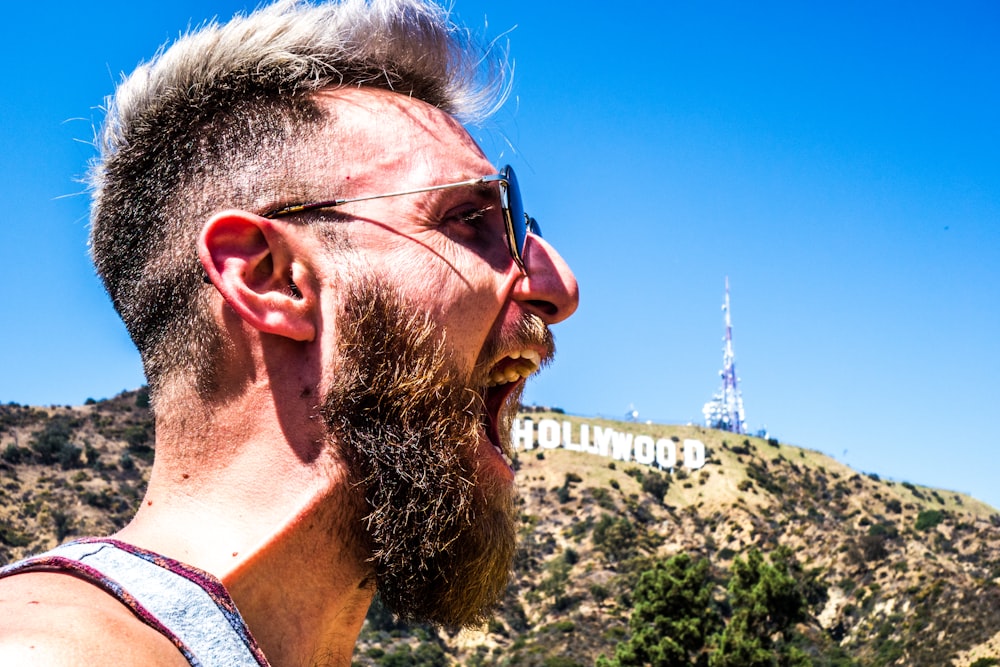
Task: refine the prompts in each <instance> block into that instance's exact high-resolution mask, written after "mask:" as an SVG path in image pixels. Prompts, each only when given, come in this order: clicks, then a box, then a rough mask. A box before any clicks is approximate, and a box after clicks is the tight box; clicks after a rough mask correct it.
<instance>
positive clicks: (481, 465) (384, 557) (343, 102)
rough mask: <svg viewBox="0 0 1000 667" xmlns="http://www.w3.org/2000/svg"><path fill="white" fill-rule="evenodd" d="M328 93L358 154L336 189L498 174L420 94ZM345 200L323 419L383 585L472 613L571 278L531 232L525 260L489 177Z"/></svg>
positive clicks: (502, 532) (406, 186)
mask: <svg viewBox="0 0 1000 667" xmlns="http://www.w3.org/2000/svg"><path fill="white" fill-rule="evenodd" d="M327 96H328V98H329V99H328V100H327V101H329V102H330V103H331V104H333V105H335V107H334V109H335V111H334V113H335V114H336V118H337V121H338V123H339V124H340V125H341V127H350V128H352V131H351V133H350V135H349V136H348V137H347V139H346V143H344V141H343V140H341V145H340V146H338V151H337V152H338V153H339V154H340V155H346V156H348V157H347V159H340V160H337V161H332V160H331V161H330V162H329V166H328V167H327V168H325V169H323V170H322V171H323V173H322V174H321V179H322V181H323V183H324V187H327V188H329V196H330V197H333V196H336V197H352V196H364V195H370V194H378V193H387V192H397V191H404V190H410V189H415V188H421V187H426V186H429V185H437V184H443V183H452V182H456V181H462V180H466V179H472V178H476V177H480V176H484V175H486V174H492V173H495V172H496V169H495V168H494V167H493V166H492V165H491V164H490V163H489V162H488V161H487V160H486V159H485V158H484V157H483V155H482V153H481V152H480V150H479V148H478V147H477V146H476V145H475V143H474V142H473V141H472V139H471V138H470V137H469V136H468V134H467V133H466V132H465V131H464V130H463V129H462V128H461V126H460V125H458V124H457V123H456V122H455V121H454V120H452V119H451V118H450V117H448V116H447V115H446V114H444V113H442V112H440V111H438V110H436V109H433V108H431V107H428V106H427V105H425V104H423V103H420V102H417V101H414V100H412V99H409V98H406V97H403V96H400V95H395V94H392V93H384V92H374V91H370V90H341V91H336V92H333V93H326V94H324V97H327ZM322 99H323V98H321V101H322ZM337 212H338V214H340V215H344V216H345V217H344V222H343V223H338V227H344V228H345V230H344V233H345V235H346V238H347V245H348V247H349V248H348V249H347V250H346V251H345V250H340V251H338V257H337V259H336V260H335V261H337V262H338V266H337V269H336V271H335V272H331V274H330V277H329V280H330V283H331V287H333V289H331V290H328V291H327V293H328V294H330V295H335V296H330V297H328V299H329V301H328V302H327V303H325V304H324V310H325V312H327V313H338V318H339V321H338V323H337V324H336V326H334V327H327V328H325V329H324V334H323V336H324V351H325V352H324V354H325V357H326V360H327V361H326V363H325V367H326V368H327V369H328V377H326V378H325V380H326V384H327V391H326V405H325V416H326V419H327V423H328V426H329V427H330V429H331V432H332V434H333V435H334V438H335V439H336V440H337V441H338V445H339V447H340V448H341V450H342V451H343V453H344V456H345V459H346V460H347V461H348V462H349V463H350V464H351V465H352V473H353V475H354V476H355V478H356V481H359V482H361V483H362V485H363V486H364V487H365V489H366V494H367V502H368V515H367V518H366V528H367V534H368V539H369V540H370V542H371V543H370V544H369V547H370V548H371V551H372V553H373V563H374V566H375V570H376V577H377V578H378V579H379V585H380V590H381V591H382V594H383V597H384V598H387V602H388V603H389V604H390V607H395V610H396V611H397V612H399V613H402V614H403V615H405V616H410V617H425V618H430V620H436V621H439V622H443V623H447V624H463V623H467V622H470V621H473V620H477V619H479V618H481V615H482V614H483V613H484V611H485V609H486V608H488V607H489V606H490V605H492V604H493V602H494V601H495V599H496V597H497V596H498V595H499V594H501V593H502V591H503V588H504V585H505V583H506V574H507V571H508V569H509V566H510V560H511V557H512V555H513V537H514V534H515V532H516V531H515V528H516V526H515V523H514V516H513V500H512V498H513V471H512V469H511V467H510V464H509V456H510V454H511V450H510V437H509V431H510V428H509V425H510V418H511V417H512V415H513V411H514V410H515V409H516V406H517V397H518V396H519V395H520V391H521V389H522V387H523V382H524V378H525V377H527V375H529V374H531V373H532V372H534V371H535V370H536V369H537V367H538V365H539V364H540V363H541V362H542V361H543V360H545V359H546V358H548V357H549V356H550V355H551V353H552V342H551V336H550V335H549V333H548V329H547V326H546V325H547V324H551V323H553V322H557V321H560V320H562V319H564V318H565V317H568V316H569V315H570V314H571V313H572V312H573V310H575V308H576V303H577V288H576V282H575V279H574V278H573V275H572V273H571V272H570V271H569V268H568V267H567V266H566V265H565V263H564V262H563V261H562V259H561V258H560V257H559V255H558V254H557V253H556V252H555V251H554V250H553V249H552V248H551V247H550V246H548V245H547V244H546V243H545V242H544V241H542V240H541V239H538V238H535V237H532V238H530V239H529V241H528V245H527V247H526V251H525V263H526V267H527V274H528V275H527V276H525V275H522V273H521V272H520V270H519V269H518V267H517V266H516V264H514V262H513V260H512V259H511V257H510V254H509V252H508V250H507V245H506V240H505V232H504V223H503V219H502V217H501V216H502V214H501V211H500V209H499V205H498V197H497V191H496V188H495V187H492V188H489V189H477V188H473V187H470V188H457V189H453V190H439V191H434V192H428V193H422V194H416V195H405V196H400V197H391V198H387V199H382V200H372V201H365V202H357V203H353V204H349V205H345V206H343V207H342V209H337ZM418 480H419V482H418ZM482 575H485V576H482ZM466 590H467V591H469V593H468V595H464V594H462V591H466ZM463 597H464V598H468V599H463ZM408 601H409V602H408ZM413 602H416V604H417V606H415V607H413V606H411V607H408V606H407V604H410V603H413ZM429 606H430V608H429ZM434 607H437V608H434Z"/></svg>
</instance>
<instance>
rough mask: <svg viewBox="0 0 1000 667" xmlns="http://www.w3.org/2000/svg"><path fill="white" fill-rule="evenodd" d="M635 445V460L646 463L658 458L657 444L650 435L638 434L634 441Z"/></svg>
mask: <svg viewBox="0 0 1000 667" xmlns="http://www.w3.org/2000/svg"><path fill="white" fill-rule="evenodd" d="M633 444H634V445H635V460H636V461H637V462H638V463H644V464H646V465H649V464H651V463H652V462H653V461H655V460H656V446H655V445H654V444H653V439H652V438H650V437H649V436H648V435H637V436H635V440H634V441H633Z"/></svg>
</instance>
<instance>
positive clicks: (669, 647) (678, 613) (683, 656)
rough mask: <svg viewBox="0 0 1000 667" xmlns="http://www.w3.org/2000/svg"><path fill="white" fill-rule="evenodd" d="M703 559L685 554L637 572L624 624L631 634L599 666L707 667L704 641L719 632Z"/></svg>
mask: <svg viewBox="0 0 1000 667" xmlns="http://www.w3.org/2000/svg"><path fill="white" fill-rule="evenodd" d="M714 585H715V584H714V581H713V580H712V576H711V570H710V565H709V562H708V560H707V559H705V558H702V559H699V560H697V561H693V560H692V559H691V557H690V556H688V555H687V554H679V555H676V556H674V557H672V558H670V559H669V560H667V561H666V562H662V561H661V562H658V563H656V564H655V565H654V566H653V569H652V570H647V571H646V572H643V573H642V576H641V577H640V578H639V583H638V585H637V586H636V589H635V595H634V600H635V606H634V608H633V610H632V618H631V620H630V621H629V627H630V628H631V636H630V638H629V639H628V641H626V642H624V643H622V644H619V645H618V648H617V649H616V651H615V657H614V658H612V659H610V660H609V659H607V658H604V657H601V658H600V659H599V660H598V665H600V666H603V667H633V666H634V667H639V666H642V665H650V666H651V667H689V666H691V665H698V666H703V667H704V666H707V665H708V654H707V652H706V646H707V645H708V639H709V638H710V637H711V636H712V635H713V634H715V633H716V632H718V631H719V630H720V629H721V628H722V617H721V615H720V614H719V612H718V610H717V609H716V606H715V603H714V601H713V600H712V589H713V587H714Z"/></svg>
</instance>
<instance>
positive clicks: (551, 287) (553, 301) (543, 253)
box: [513, 234, 580, 324]
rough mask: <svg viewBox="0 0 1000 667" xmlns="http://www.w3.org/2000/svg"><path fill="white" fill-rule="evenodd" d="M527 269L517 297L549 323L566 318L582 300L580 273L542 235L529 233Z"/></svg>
mask: <svg viewBox="0 0 1000 667" xmlns="http://www.w3.org/2000/svg"><path fill="white" fill-rule="evenodd" d="M523 257H524V268H525V273H526V274H527V275H524V276H522V277H521V278H520V280H518V281H517V283H516V284H515V286H514V294H513V296H514V299H515V300H516V301H517V302H518V303H520V304H521V305H522V307H524V308H525V309H526V310H528V311H529V312H532V313H534V314H535V315H538V316H539V317H540V318H542V321H543V322H545V323H546V324H555V323H556V322H562V321H563V320H565V319H566V318H567V317H569V316H570V315H572V314H573V312H574V311H575V310H576V307H577V305H579V303H580V291H579V288H578V287H577V284H576V277H575V276H574V275H573V271H571V270H570V268H569V265H567V264H566V261H565V260H564V259H563V258H562V256H560V255H559V253H558V252H557V251H556V249H555V248H553V247H552V246H551V245H549V244H548V242H546V241H545V239H543V238H542V237H540V236H535V235H534V234H531V235H529V236H528V240H527V243H526V244H525V247H524V255H523Z"/></svg>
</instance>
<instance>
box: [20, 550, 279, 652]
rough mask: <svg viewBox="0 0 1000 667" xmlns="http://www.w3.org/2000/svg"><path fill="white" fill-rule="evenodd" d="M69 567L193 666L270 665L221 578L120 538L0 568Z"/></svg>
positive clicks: (46, 569) (37, 569) (56, 569)
mask: <svg viewBox="0 0 1000 667" xmlns="http://www.w3.org/2000/svg"><path fill="white" fill-rule="evenodd" d="M21 572H68V573H71V574H73V575H76V576H77V577H80V578H81V579H84V580H86V581H89V582H90V583H92V584H94V585H96V586H98V587H99V588H102V589H103V590H105V591H107V592H108V593H110V594H111V595H113V596H114V597H116V598H117V599H118V600H119V601H120V602H121V603H122V604H124V605H125V606H126V607H128V608H129V609H130V610H131V611H132V613H133V614H135V615H136V617H138V618H139V620H141V621H142V622H144V623H146V624H147V625H149V626H150V627H152V628H154V629H155V630H157V631H158V632H160V633H161V634H162V635H164V636H165V637H167V638H168V639H170V640H171V641H172V642H173V643H174V645H175V646H176V647H177V649H178V650H179V651H180V652H181V653H182V654H183V655H184V657H185V658H187V661H188V663H189V664H190V665H192V667H244V666H246V667H268V662H267V659H266V658H265V657H264V654H263V653H262V652H261V650H260V647H259V646H257V642H256V641H255V640H254V638H253V636H252V635H251V634H250V630H249V628H247V626H246V623H244V621H243V617H242V616H240V613H239V611H238V610H237V609H236V604H235V603H234V602H233V599H232V598H231V597H230V596H229V593H228V591H226V589H225V587H224V586H223V585H222V582H221V581H219V580H218V579H217V578H215V577H214V576H212V575H211V574H209V573H207V572H204V571H202V570H199V569H197V568H194V567H191V566H190V565H185V564H184V563H181V562H179V561H175V560H173V559H170V558H166V557H165V556H161V555H159V554H156V553H153V552H151V551H146V550H144V549H140V548H138V547H134V546H132V545H130V544H126V543H124V542H119V541H118V540H110V539H98V538H87V539H82V540H78V541H76V542H70V543H68V544H64V545H62V546H59V547H56V548H55V549H52V550H51V551H47V552H45V553H43V554H39V555H37V556H33V557H31V558H27V559H25V560H22V561H18V562H16V563H12V564H10V565H8V566H6V567H4V568H0V577H7V576H11V575H13V574H18V573H21Z"/></svg>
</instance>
